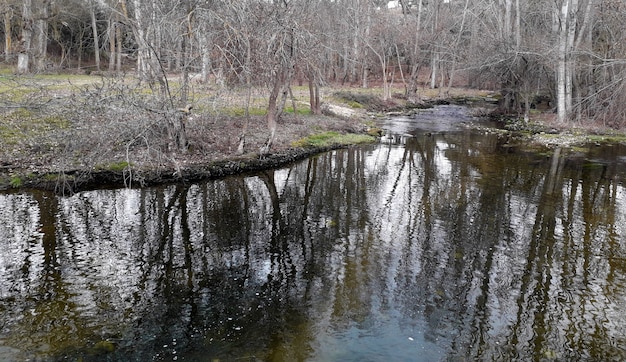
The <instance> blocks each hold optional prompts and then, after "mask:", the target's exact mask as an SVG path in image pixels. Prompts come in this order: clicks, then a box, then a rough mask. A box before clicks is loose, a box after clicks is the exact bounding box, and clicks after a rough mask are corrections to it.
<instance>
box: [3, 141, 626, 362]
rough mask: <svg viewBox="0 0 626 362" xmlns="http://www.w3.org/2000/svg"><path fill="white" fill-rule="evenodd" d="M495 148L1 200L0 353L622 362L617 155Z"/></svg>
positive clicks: (438, 150) (397, 148) (393, 145)
mask: <svg viewBox="0 0 626 362" xmlns="http://www.w3.org/2000/svg"><path fill="white" fill-rule="evenodd" d="M499 143H500V141H498V139H497V137H496V136H488V135H483V134H477V133H473V132H470V131H463V132H455V133H448V134H434V135H430V134H423V135H417V136H415V137H404V138H401V139H399V140H398V141H393V142H387V143H385V144H382V145H380V146H372V147H370V148H354V149H349V150H340V151H335V152H330V153H327V154H323V155H320V156H318V157H314V158H311V159H309V160H306V161H304V162H301V163H298V164H295V165H293V166H291V167H288V168H285V169H281V170H277V171H267V172H264V173H261V174H258V175H256V176H252V177H245V178H243V177H235V178H228V179H224V180H218V181H212V182H207V183H202V184H197V185H173V186H168V187H161V188H150V189H141V190H127V189H120V190H98V191H90V192H83V193H79V194H76V195H74V196H72V197H55V196H53V195H50V194H47V193H42V192H32V193H24V194H3V195H0V211H1V212H0V218H1V222H0V243H1V247H2V252H1V253H0V312H1V314H2V319H1V321H0V360H27V359H30V360H61V359H66V358H69V359H79V358H82V359H83V360H150V359H152V360H177V359H178V360H183V359H184V360H213V359H219V360H230V359H243V360H289V361H291V360H324V361H331V360H335V361H339V360H341V361H345V360H355V361H356V360H359V361H361V360H383V359H389V360H407V361H408V360H411V361H416V360H417V361H419V360H423V361H432V360H441V359H449V360H465V359H471V360H511V359H517V360H532V359H534V360H542V359H545V360H551V359H559V360H581V359H583V360H585V359H587V360H607V359H615V360H620V359H624V358H626V347H624V346H626V337H624V334H623V332H622V331H623V329H624V328H625V327H626V292H625V291H626V288H625V287H626V280H625V276H626V249H625V246H624V243H623V240H625V236H626V230H624V225H625V222H626V214H625V212H624V210H626V208H625V207H626V205H625V195H624V188H623V181H624V179H625V178H624V173H623V171H622V170H623V169H624V168H623V167H621V166H623V165H622V164H621V163H620V162H621V161H620V159H619V157H620V155H624V154H626V153H624V152H623V150H619V149H616V148H612V149H610V150H604V149H601V148H597V149H593V150H590V151H589V153H588V154H587V155H586V156H585V157H579V158H574V159H571V158H565V157H562V155H561V154H553V155H552V156H532V155H526V154H521V153H514V152H509V151H506V149H501V148H500V146H499Z"/></svg>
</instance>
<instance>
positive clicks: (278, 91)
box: [260, 65, 290, 155]
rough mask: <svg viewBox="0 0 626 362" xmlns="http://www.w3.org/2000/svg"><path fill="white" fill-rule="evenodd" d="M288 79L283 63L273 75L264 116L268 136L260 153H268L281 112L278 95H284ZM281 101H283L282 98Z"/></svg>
mask: <svg viewBox="0 0 626 362" xmlns="http://www.w3.org/2000/svg"><path fill="white" fill-rule="evenodd" d="M289 81H290V75H289V70H288V66H287V65H283V66H282V69H280V70H279V71H278V74H277V75H276V77H274V82H273V86H272V90H271V91H270V97H269V101H268V105H267V114H266V117H265V118H266V120H267V127H268V128H269V130H270V136H269V138H268V140H267V142H266V143H265V145H264V146H263V147H262V148H261V152H260V153H261V155H266V154H268V153H269V150H270V148H271V147H272V144H273V143H274V140H275V139H276V128H277V126H278V117H279V116H280V113H282V110H281V109H279V108H278V107H279V103H278V97H279V96H281V95H282V96H283V97H284V93H285V87H287V86H288V84H289ZM281 103H283V102H282V100H281ZM283 104H284V103H283Z"/></svg>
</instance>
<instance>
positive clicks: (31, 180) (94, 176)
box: [3, 138, 374, 195]
mask: <svg viewBox="0 0 626 362" xmlns="http://www.w3.org/2000/svg"><path fill="white" fill-rule="evenodd" d="M371 140H372V142H373V141H374V138H371ZM345 147H351V145H342V144H337V145H332V146H326V147H310V148H302V149H288V150H284V151H281V152H279V153H274V154H269V155H267V156H264V157H262V158H261V157H258V156H253V155H250V156H247V157H236V158H232V159H225V160H220V161H213V162H210V163H205V164H198V163H194V164H190V165H187V164H182V165H179V167H176V168H174V167H169V168H158V169H136V168H133V167H124V168H123V169H121V170H70V171H59V172H48V173H43V174H37V173H32V174H31V175H30V176H29V177H28V178H27V179H25V180H23V184H22V185H20V186H19V187H20V188H32V189H43V190H51V191H54V192H55V193H57V194H60V195H71V194H73V193H76V192H79V191H84V190H92V189H97V188H108V187H132V188H137V187H147V186H155V185H162V184H170V183H192V182H198V181H203V180H210V179H215V178H220V177H225V176H230V175H239V174H245V173H248V172H258V171H262V170H268V169H272V168H279V167H282V166H285V165H288V164H290V163H292V162H296V161H299V160H302V159H305V158H307V157H311V156H314V155H316V154H319V153H322V152H326V151H330V150H333V149H338V148H345ZM9 182H10V181H9ZM3 186H4V188H5V189H8V188H10V187H11V185H10V183H9V184H6V183H5V185H3Z"/></svg>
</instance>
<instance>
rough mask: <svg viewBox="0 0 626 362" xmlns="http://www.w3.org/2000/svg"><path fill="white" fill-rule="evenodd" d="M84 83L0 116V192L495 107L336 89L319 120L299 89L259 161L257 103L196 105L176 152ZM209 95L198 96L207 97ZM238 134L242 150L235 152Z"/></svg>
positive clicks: (214, 171) (86, 185) (554, 141)
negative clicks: (453, 107) (440, 107)
mask: <svg viewBox="0 0 626 362" xmlns="http://www.w3.org/2000/svg"><path fill="white" fill-rule="evenodd" d="M48 82H49V83H50V81H48ZM74 82H75V83H76V80H74ZM51 84H52V85H50V87H54V86H55V85H54V83H53V82H51ZM85 84H87V85H86V86H85V85H81V86H80V87H79V88H76V89H73V91H72V92H69V93H61V94H65V96H56V98H52V99H43V98H41V103H43V102H44V101H45V103H46V104H47V105H50V104H51V105H52V106H48V107H47V108H46V111H45V112H42V111H40V110H39V108H38V107H33V106H29V105H23V106H20V107H16V108H15V110H11V109H10V108H9V111H7V112H5V118H4V120H3V124H2V125H0V138H1V139H2V141H3V148H2V152H0V190H9V189H20V188H39V189H48V190H54V191H56V192H57V193H59V194H71V193H74V192H76V191H79V190H85V189H93V188H99V187H120V186H122V187H124V186H125V187H144V186H151V185H157V184H164V183H171V182H195V181H200V180H204V179H211V178H216V177H223V176H227V175H234V174H242V173H246V172H253V171H259V170H263V169H269V168H276V167H280V166H282V165H286V164H288V163H290V162H295V161H297V160H301V159H304V158H306V157H310V156H312V155H314V154H317V153H321V152H324V151H328V150H331V149H336V148H341V147H350V146H353V145H357V144H360V143H367V142H374V141H375V140H376V137H377V136H379V133H380V130H379V129H377V128H376V124H377V122H376V120H377V119H381V118H385V117H393V116H399V115H407V114H411V113H413V112H416V111H417V109H420V108H427V107H432V106H433V105H436V104H447V103H454V104H462V105H467V106H468V107H472V108H473V110H474V112H475V113H476V114H477V115H478V116H485V117H487V116H489V115H490V114H491V112H492V111H493V110H494V109H495V104H496V103H497V97H496V95H494V94H492V93H490V92H478V91H467V90H465V91H464V90H455V91H454V92H453V93H451V94H449V95H448V98H446V99H444V98H441V96H440V95H437V96H432V97H428V96H425V97H424V101H423V102H422V103H420V104H411V103H408V102H407V101H406V100H404V99H402V97H400V96H399V97H394V98H393V99H391V100H387V101H382V100H381V99H380V97H378V96H377V95H376V94H375V93H372V92H369V93H368V92H364V91H363V90H358V89H338V90H330V91H329V92H328V93H329V95H328V96H327V97H326V101H325V103H324V107H323V110H324V114H322V115H313V114H310V112H309V111H308V108H307V107H308V105H306V103H305V102H304V101H303V100H305V99H306V96H305V95H304V93H306V92H305V91H306V89H305V88H303V89H299V90H297V91H296V92H295V93H296V96H295V98H294V100H298V103H296V102H295V101H294V102H292V106H291V109H288V110H287V112H286V113H285V114H283V116H282V117H281V118H280V121H279V124H278V127H277V133H276V139H275V141H274V143H273V145H272V149H271V152H270V153H269V154H267V155H264V156H261V155H260V152H259V150H260V148H261V147H262V146H263V145H264V143H265V142H266V140H267V139H268V137H269V130H268V128H267V125H266V122H265V119H264V116H263V108H262V107H263V106H262V104H261V105H260V106H259V105H257V106H256V108H254V107H253V108H249V109H248V112H247V113H248V114H247V115H245V112H242V110H241V109H234V110H233V109H230V110H229V109H227V108H225V106H224V105H223V104H222V105H220V106H219V107H218V106H216V104H215V98H210V97H209V98H197V99H196V102H195V105H194V109H193V110H192V111H191V112H190V113H188V114H186V115H185V133H186V138H187V142H188V145H189V146H188V148H187V149H186V150H184V151H183V150H179V149H176V148H175V147H173V145H172V140H171V135H170V134H169V131H168V130H167V129H166V128H165V126H164V123H166V122H167V119H166V116H164V115H163V114H162V113H158V112H154V111H151V110H150V109H149V108H148V107H147V106H145V105H142V106H141V107H139V106H137V104H140V103H141V102H145V100H142V99H138V98H136V97H137V96H136V95H132V96H127V97H128V98H127V99H125V98H120V97H118V98H117V99H116V100H115V101H113V102H112V101H111V98H110V94H111V93H112V91H118V92H119V91H120V90H121V89H122V87H121V86H119V85H117V84H109V85H108V87H109V89H107V91H106V92H105V91H102V90H99V91H98V92H94V90H93V89H94V88H93V87H90V83H89V82H88V81H85ZM29 89H30V88H29ZM49 90H50V89H48V92H47V93H49ZM211 92H212V90H211V89H209V88H207V89H206V93H207V94H210V93H211ZM240 96H241V95H238V97H240ZM221 97H224V96H223V95H221ZM35 99H36V98H35ZM236 99H237V101H240V98H236ZM129 100H133V102H129ZM103 101H106V103H103ZM210 102H213V104H211V103H210ZM228 102H231V103H233V97H232V96H231V97H230V98H228V97H226V102H225V103H228ZM231 103H228V104H231ZM218 108H219V110H218ZM499 122H500V125H501V127H500V128H499V129H497V130H495V129H491V130H489V131H497V132H503V133H505V134H506V136H507V137H508V138H510V139H515V140H516V141H515V142H519V143H524V142H527V141H531V142H532V143H533V144H535V145H539V146H542V147H555V146H566V147H582V146H583V145H584V144H588V143H594V142H596V143H597V142H625V141H626V137H624V135H623V134H620V133H617V132H613V131H610V130H602V131H601V132H600V130H592V129H582V128H567V127H558V126H556V125H554V124H553V123H550V122H549V118H545V117H544V118H543V119H542V118H541V117H539V116H537V117H534V119H533V120H531V122H528V123H526V122H522V121H520V120H516V119H514V118H499ZM473 126H476V127H482V126H481V125H473ZM242 136H244V140H245V147H244V152H239V151H240V150H239V146H240V144H241V140H242Z"/></svg>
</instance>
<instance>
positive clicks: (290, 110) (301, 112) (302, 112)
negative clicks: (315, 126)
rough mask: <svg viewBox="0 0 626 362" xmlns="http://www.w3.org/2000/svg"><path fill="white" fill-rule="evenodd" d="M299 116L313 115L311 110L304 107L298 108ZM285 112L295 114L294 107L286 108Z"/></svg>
mask: <svg viewBox="0 0 626 362" xmlns="http://www.w3.org/2000/svg"><path fill="white" fill-rule="evenodd" d="M297 111H298V114H299V115H302V116H308V115H310V114H311V109H310V108H309V107H307V106H304V105H303V106H302V107H298V108H297ZM285 112H286V113H294V112H293V107H286V108H285Z"/></svg>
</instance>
